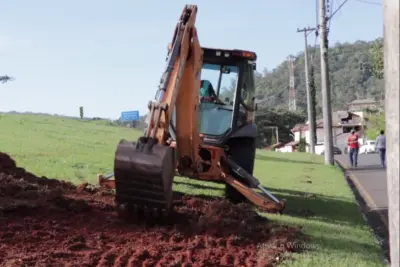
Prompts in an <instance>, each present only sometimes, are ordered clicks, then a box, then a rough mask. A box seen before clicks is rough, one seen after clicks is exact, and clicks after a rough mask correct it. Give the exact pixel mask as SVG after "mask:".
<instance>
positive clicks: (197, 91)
mask: <svg viewBox="0 0 400 267" xmlns="http://www.w3.org/2000/svg"><path fill="white" fill-rule="evenodd" d="M196 15H197V6H196V5H186V6H185V8H184V9H183V12H182V15H181V16H180V19H179V22H178V24H177V26H176V28H175V32H174V35H173V39H172V42H171V44H170V45H169V49H168V50H169V51H168V57H167V66H166V70H165V72H164V73H163V75H162V78H161V81H160V85H159V89H158V91H157V93H156V97H155V101H151V102H150V103H149V105H148V107H149V115H148V127H147V129H146V130H145V133H144V135H143V136H142V137H140V138H139V139H138V140H137V142H130V141H127V140H121V141H120V143H119V144H118V146H117V149H116V152H115V160H114V173H112V174H110V175H108V176H104V175H99V183H100V185H102V186H107V187H109V188H113V189H115V192H116V194H115V203H116V206H117V209H118V211H119V214H120V215H123V216H127V214H128V215H129V216H140V218H144V217H150V218H154V217H157V218H158V217H159V216H168V215H170V214H171V210H172V197H173V192H172V184H173V178H174V176H176V175H177V176H184V177H189V178H193V179H200V180H205V181H214V182H219V183H225V184H226V187H225V193H226V197H227V198H228V199H230V200H232V201H233V202H235V203H236V202H240V201H243V200H246V199H247V200H250V201H251V202H252V203H253V204H255V205H256V206H258V207H259V208H260V209H262V210H265V211H269V212H275V213H281V212H282V211H283V209H284V207H285V202H284V201H283V200H279V199H277V198H276V197H275V196H274V195H272V194H271V193H270V192H269V191H268V190H266V189H265V188H264V187H262V186H261V184H260V183H259V181H258V180H257V179H256V178H255V177H253V167H254V161H255V153H256V145H255V139H256V136H257V128H256V126H255V123H254V112H255V110H256V104H255V98H254V91H255V85H254V70H255V68H256V59H257V56H256V54H255V53H254V52H251V51H244V50H227V49H214V48H205V47H203V48H202V47H201V46H200V43H199V39H198V35H197V30H196V27H195V21H196ZM112 177H114V179H112ZM257 189H258V191H257Z"/></svg>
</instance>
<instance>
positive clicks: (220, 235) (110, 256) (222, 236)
mask: <svg viewBox="0 0 400 267" xmlns="http://www.w3.org/2000/svg"><path fill="white" fill-rule="evenodd" d="M14 175H15V176H14ZM174 202H175V203H174V207H175V208H174V210H175V215H174V216H176V218H178V219H177V220H175V222H174V223H172V224H169V225H162V226H161V225H159V226H143V225H141V226H140V225H132V224H127V223H125V222H123V221H121V220H119V219H118V218H117V216H116V213H115V211H114V204H113V195H112V193H111V192H109V191H106V190H98V189H92V190H80V189H78V188H76V187H74V186H73V185H71V184H68V183H65V182H60V181H57V180H52V179H47V178H38V177H35V176H34V175H32V174H29V173H24V172H23V169H19V168H17V167H16V166H15V162H14V161H12V159H10V158H9V157H8V156H7V155H4V154H1V153H0V266H10V267H12V266H121V267H124V266H134V267H136V266H274V265H276V264H277V263H278V262H279V261H280V258H279V257H280V255H282V254H283V253H284V252H287V251H294V250H295V249H296V248H300V246H293V243H294V242H303V241H302V240H304V237H303V236H302V235H301V233H300V232H299V231H298V230H297V229H294V228H289V227H284V226H277V225H273V224H272V223H270V222H268V221H267V220H266V219H265V218H262V217H259V216H258V215H257V213H256V212H255V211H254V210H253V209H252V207H251V206H248V205H245V204H242V205H236V206H235V205H232V204H231V203H229V202H228V201H225V200H221V199H204V198H196V197H190V196H183V197H176V200H175V201H174ZM28 252H29V253H28Z"/></svg>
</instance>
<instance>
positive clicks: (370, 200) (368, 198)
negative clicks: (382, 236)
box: [336, 159, 389, 230]
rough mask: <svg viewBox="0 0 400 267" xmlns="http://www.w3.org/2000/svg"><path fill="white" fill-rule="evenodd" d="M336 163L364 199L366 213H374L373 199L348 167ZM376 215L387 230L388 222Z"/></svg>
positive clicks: (380, 214) (381, 216)
mask: <svg viewBox="0 0 400 267" xmlns="http://www.w3.org/2000/svg"><path fill="white" fill-rule="evenodd" d="M336 163H337V164H338V165H339V166H340V167H341V168H342V170H343V172H344V173H345V175H347V176H348V177H349V178H350V179H351V181H352V182H353V183H354V185H355V186H356V188H357V190H358V192H359V193H360V195H361V197H362V198H363V199H364V202H365V203H366V204H367V206H368V207H369V210H368V211H376V210H377V209H376V208H377V205H376V203H375V201H374V199H373V198H372V196H371V195H370V194H369V193H368V192H367V190H366V189H365V188H364V186H363V185H362V184H361V182H360V181H359V180H358V178H357V177H356V176H355V175H354V174H353V173H352V172H351V171H350V170H349V169H348V166H347V165H346V164H344V163H343V162H342V161H341V160H339V159H337V160H336ZM378 214H379V217H380V219H381V221H382V223H383V224H384V225H385V228H386V230H389V222H388V221H387V219H386V218H385V217H384V216H383V215H382V213H380V212H379V211H378Z"/></svg>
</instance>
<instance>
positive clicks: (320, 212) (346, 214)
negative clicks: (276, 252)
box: [271, 188, 364, 225]
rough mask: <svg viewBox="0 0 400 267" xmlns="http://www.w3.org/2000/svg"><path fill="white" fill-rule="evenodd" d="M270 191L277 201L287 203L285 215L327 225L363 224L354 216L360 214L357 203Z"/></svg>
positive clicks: (292, 191) (299, 192) (291, 191)
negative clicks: (313, 220)
mask: <svg viewBox="0 0 400 267" xmlns="http://www.w3.org/2000/svg"><path fill="white" fill-rule="evenodd" d="M271 191H272V193H273V194H274V195H275V196H276V197H278V198H279V199H285V200H286V201H287V207H286V210H285V214H287V215H290V216H293V217H301V218H309V219H315V220H319V221H323V222H327V223H333V222H337V223H341V224H343V223H345V224H350V225H363V224H364V221H363V219H362V218H361V217H360V216H355V215H356V214H357V215H358V214H359V212H360V210H359V207H358V205H357V203H354V202H349V201H345V200H341V199H338V198H331V197H327V196H324V195H321V194H312V193H305V192H301V191H295V190H287V189H276V188H274V189H272V190H271Z"/></svg>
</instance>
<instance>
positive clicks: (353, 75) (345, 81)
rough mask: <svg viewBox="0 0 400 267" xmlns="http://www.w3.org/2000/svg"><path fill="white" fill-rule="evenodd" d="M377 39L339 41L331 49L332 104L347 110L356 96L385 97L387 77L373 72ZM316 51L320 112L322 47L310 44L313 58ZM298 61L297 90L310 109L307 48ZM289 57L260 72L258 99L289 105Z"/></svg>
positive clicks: (303, 105) (269, 104)
mask: <svg viewBox="0 0 400 267" xmlns="http://www.w3.org/2000/svg"><path fill="white" fill-rule="evenodd" d="M376 41H380V39H376V40H373V41H357V42H355V43H352V44H351V43H337V44H335V45H333V46H332V47H331V48H330V49H329V71H330V82H331V92H332V108H333V109H334V110H343V109H346V108H347V105H346V104H347V103H349V102H351V101H353V100H355V99H364V98H371V99H375V100H381V99H382V98H383V96H384V86H383V80H379V79H377V78H376V77H375V76H373V73H372V64H373V63H372V55H371V53H370V50H371V48H372V46H373V44H374V43H375V42H376ZM312 55H315V56H314V58H315V60H314V63H315V83H316V86H317V93H316V96H317V113H318V115H321V111H322V110H321V100H322V96H321V87H320V84H321V71H320V50H319V47H316V48H314V47H310V48H309V58H311V57H312ZM296 57H297V60H296V62H295V90H296V102H297V107H298V109H300V110H303V111H306V107H307V96H306V87H305V77H304V52H299V53H298V54H297V55H296ZM288 69H289V68H288V61H287V60H286V61H284V62H282V63H281V64H280V65H279V66H277V67H276V68H275V69H273V70H264V72H263V73H258V75H257V80H256V86H257V99H258V100H264V101H263V102H262V104H261V105H263V106H267V107H275V108H276V107H284V108H287V107H288V96H289V70H288Z"/></svg>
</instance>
